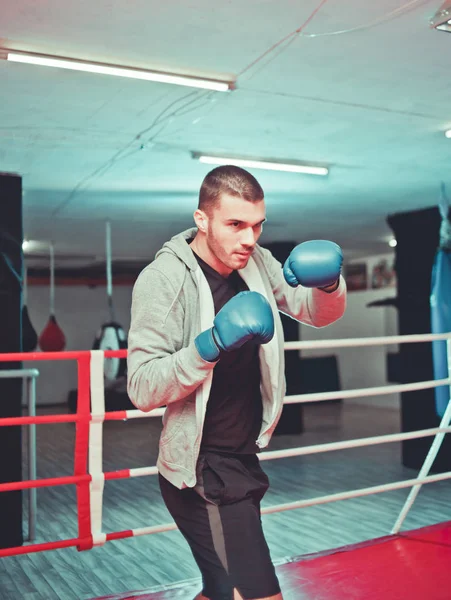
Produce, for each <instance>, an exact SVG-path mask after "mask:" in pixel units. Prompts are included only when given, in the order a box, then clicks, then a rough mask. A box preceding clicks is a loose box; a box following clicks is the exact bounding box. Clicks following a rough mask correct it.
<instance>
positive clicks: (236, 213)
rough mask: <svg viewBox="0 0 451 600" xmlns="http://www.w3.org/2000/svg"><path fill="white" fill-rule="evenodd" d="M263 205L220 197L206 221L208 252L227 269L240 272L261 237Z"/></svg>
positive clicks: (229, 197)
mask: <svg viewBox="0 0 451 600" xmlns="http://www.w3.org/2000/svg"><path fill="white" fill-rule="evenodd" d="M265 220H266V218H265V201H264V200H260V201H258V202H248V201H247V200H243V199H242V198H236V197H235V196H230V195H228V194H223V195H222V196H221V198H220V201H219V203H218V205H217V206H215V207H214V208H213V209H212V211H211V214H210V215H209V217H208V223H207V230H206V241H207V245H208V248H209V250H210V252H211V253H212V254H213V255H214V256H215V257H216V259H217V260H219V261H220V262H221V263H222V264H223V265H225V266H226V267H227V268H228V269H231V270H236V269H243V268H244V267H245V266H246V265H247V263H248V261H249V257H250V255H251V253H252V251H253V249H254V246H255V244H256V243H257V240H258V238H259V237H260V235H261V233H262V228H263V223H264V221H265Z"/></svg>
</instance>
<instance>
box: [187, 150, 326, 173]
mask: <svg viewBox="0 0 451 600" xmlns="http://www.w3.org/2000/svg"><path fill="white" fill-rule="evenodd" d="M193 158H197V159H198V160H199V161H200V162H201V163H205V164H209V165H236V166H237V167H248V168H249V169H252V168H254V169H266V170H269V171H288V172H289V173H305V174H307V175H323V176H324V175H327V174H328V173H329V169H327V168H326V167H313V166H310V165H298V164H287V163H278V162H269V161H264V160H250V159H249V160H248V159H241V158H226V157H219V156H207V155H204V154H193Z"/></svg>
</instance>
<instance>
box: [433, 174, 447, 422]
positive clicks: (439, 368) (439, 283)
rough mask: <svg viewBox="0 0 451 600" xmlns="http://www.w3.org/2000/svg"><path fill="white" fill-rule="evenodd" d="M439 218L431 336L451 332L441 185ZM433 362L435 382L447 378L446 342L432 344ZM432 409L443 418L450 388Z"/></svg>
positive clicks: (444, 203) (439, 394)
mask: <svg viewBox="0 0 451 600" xmlns="http://www.w3.org/2000/svg"><path fill="white" fill-rule="evenodd" d="M439 209H440V215H441V218H442V222H441V227H440V243H439V247H438V249H437V253H436V255H435V259H434V265H433V268H432V279H431V296H430V307H431V333H448V332H451V223H450V221H449V216H450V203H449V200H448V199H447V197H446V194H445V186H444V184H443V183H442V187H441V198H440V202H439ZM432 358H433V367H434V379H445V378H447V377H448V361H447V347H446V340H434V341H433V342H432ZM434 393H435V409H436V412H437V415H438V416H439V417H440V418H442V417H443V415H444V413H445V410H446V407H447V405H448V402H449V399H450V388H449V386H447V385H442V386H440V387H436V388H435V392H434Z"/></svg>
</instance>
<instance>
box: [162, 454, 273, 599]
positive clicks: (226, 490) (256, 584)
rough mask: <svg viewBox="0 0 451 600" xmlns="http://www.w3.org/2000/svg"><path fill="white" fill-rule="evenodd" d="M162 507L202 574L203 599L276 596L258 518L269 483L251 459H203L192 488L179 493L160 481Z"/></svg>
mask: <svg viewBox="0 0 451 600" xmlns="http://www.w3.org/2000/svg"><path fill="white" fill-rule="evenodd" d="M159 480H160V489H161V493H162V495H163V499H164V502H165V504H166V506H167V508H168V510H169V512H170V513H171V515H172V518H173V519H174V521H175V523H176V524H177V526H178V528H179V530H180V532H181V533H182V534H183V536H184V537H185V538H186V540H187V542H188V544H189V545H190V548H191V551H192V553H193V556H194V559H195V561H196V563H197V565H198V567H199V569H200V571H201V573H202V579H203V590H202V593H203V595H204V596H206V597H207V598H210V600H232V599H233V589H234V588H236V589H237V590H238V591H239V592H240V594H241V596H242V597H243V598H245V599H246V600H248V599H249V600H250V599H253V598H264V597H267V596H273V595H276V594H278V593H279V592H280V587H279V582H278V580H277V576H276V572H275V569H274V565H273V564H272V561H271V557H270V554H269V549H268V545H267V543H266V540H265V537H264V534H263V530H262V524H261V517H260V501H261V499H262V498H263V496H264V495H265V492H266V490H267V489H268V486H269V482H268V478H267V476H266V474H265V473H264V472H263V470H262V469H261V467H260V461H259V460H258V458H257V456H255V455H239V456H237V455H235V456H233V457H232V456H224V455H219V454H216V453H210V452H208V453H205V454H201V455H200V456H199V460H198V463H197V485H196V487H195V488H185V489H183V490H179V489H178V488H176V487H175V486H173V485H172V484H171V483H169V482H168V481H167V480H166V479H164V477H162V476H161V475H160V476H159Z"/></svg>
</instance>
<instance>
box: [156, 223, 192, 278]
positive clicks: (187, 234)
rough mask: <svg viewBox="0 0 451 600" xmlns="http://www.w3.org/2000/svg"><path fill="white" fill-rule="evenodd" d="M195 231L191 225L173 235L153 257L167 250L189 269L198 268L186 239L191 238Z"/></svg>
mask: <svg viewBox="0 0 451 600" xmlns="http://www.w3.org/2000/svg"><path fill="white" fill-rule="evenodd" d="M196 233H197V228H196V227H191V228H190V229H186V230H185V231H182V233H178V234H177V235H174V236H173V237H172V238H171V239H170V240H169V241H168V242H166V243H165V244H164V245H163V247H162V248H161V250H159V251H158V252H157V254H156V255H155V259H157V258H158V257H159V256H161V255H162V254H165V253H166V252H169V253H170V254H173V255H175V256H177V258H178V259H180V260H181V261H182V262H183V263H184V264H185V265H186V266H187V267H188V269H189V270H190V271H195V270H196V269H197V268H198V262H197V260H196V257H195V256H194V254H193V252H192V250H191V248H190V247H189V244H188V241H189V240H191V239H193V238H194V237H195V236H196Z"/></svg>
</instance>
